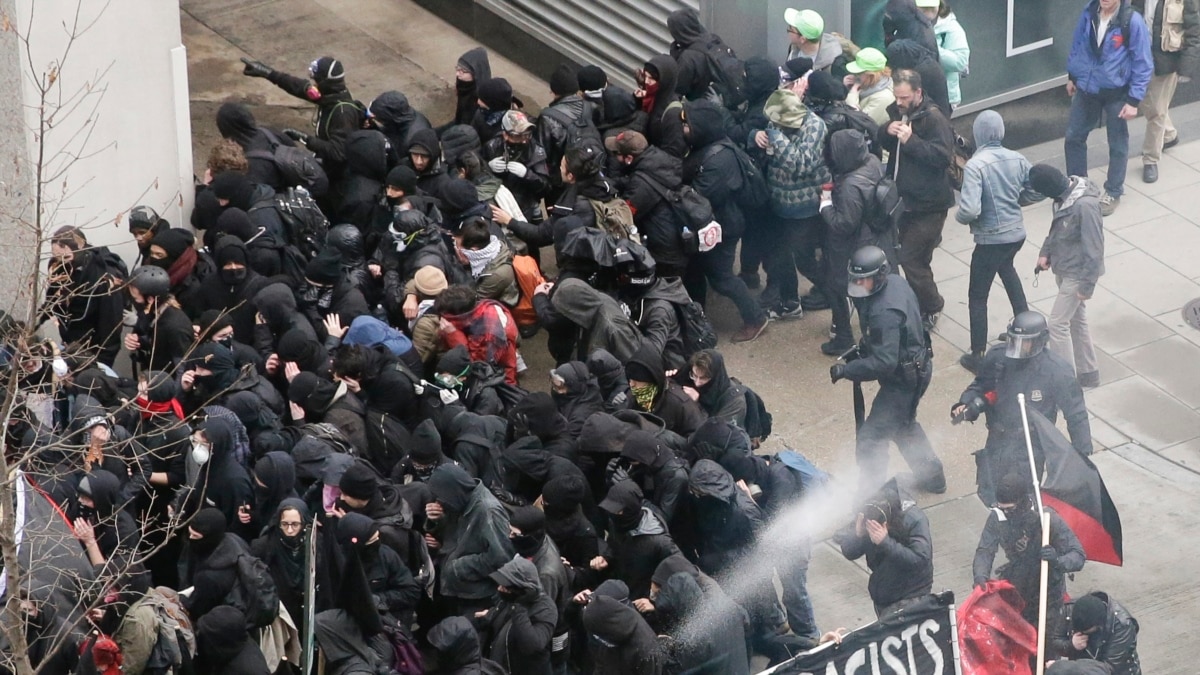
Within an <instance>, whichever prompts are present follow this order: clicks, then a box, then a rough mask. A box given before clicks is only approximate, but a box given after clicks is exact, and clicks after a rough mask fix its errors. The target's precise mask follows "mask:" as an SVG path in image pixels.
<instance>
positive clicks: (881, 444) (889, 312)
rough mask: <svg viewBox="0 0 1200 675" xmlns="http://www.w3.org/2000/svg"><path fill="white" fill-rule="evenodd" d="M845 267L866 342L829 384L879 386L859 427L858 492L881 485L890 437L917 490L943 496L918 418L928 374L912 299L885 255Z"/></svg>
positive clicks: (923, 335)
mask: <svg viewBox="0 0 1200 675" xmlns="http://www.w3.org/2000/svg"><path fill="white" fill-rule="evenodd" d="M847 269H848V272H849V276H850V283H849V285H848V286H847V288H846V294H847V295H849V296H850V297H851V298H852V299H853V300H854V306H855V308H856V309H857V310H858V316H859V320H860V321H861V323H862V332H863V335H865V336H867V338H866V339H867V342H864V343H862V345H861V351H862V353H861V354H860V355H859V356H860V358H857V359H854V360H851V361H850V362H849V363H837V364H834V365H833V366H832V367H830V369H829V379H830V381H832V382H833V383H834V384H837V382H838V380H841V379H848V380H851V381H853V382H867V381H872V380H875V381H878V382H879V393H878V394H876V395H875V400H874V401H873V402H872V404H871V413H870V414H869V415H868V416H867V418H866V419H865V420H864V421H863V423H862V426H861V428H859V430H858V441H857V444H856V448H855V457H856V458H857V459H858V468H859V481H858V482H859V490H860V494H862V495H869V494H872V493H874V492H875V491H876V490H878V489H879V486H881V485H882V484H883V482H884V479H885V478H886V475H887V466H888V441H892V440H894V441H895V442H896V445H897V446H898V447H899V449H900V454H901V455H903V456H904V459H905V461H907V462H908V465H909V467H910V468H911V469H912V471H913V474H914V475H915V477H916V486H917V487H918V488H919V489H921V490H922V491H924V492H931V493H934V494H941V493H943V492H945V491H946V477H945V474H944V473H943V472H942V462H941V460H940V459H938V457H937V455H936V454H934V452H933V446H931V445H930V444H929V438H928V437H927V436H926V435H925V430H924V429H923V428H921V423H920V422H918V421H917V418H916V416H917V406H918V405H919V404H920V402H921V397H922V396H924V394H925V390H926V389H928V388H929V381H930V379H931V378H932V377H933V358H932V352H931V351H930V348H929V337H928V333H927V332H926V331H925V330H924V329H923V328H922V326H921V315H920V310H919V309H918V307H917V297H916V294H915V293H914V292H913V290H912V288H911V287H910V286H909V285H908V282H906V281H905V280H904V279H902V278H900V276H899V275H897V274H892V273H891V265H890V264H889V263H888V259H887V255H886V254H884V252H883V250H882V249H880V248H879V247H877V246H864V247H862V248H860V249H858V250H857V251H855V252H854V255H852V256H851V257H850V264H849V266H848V268H847Z"/></svg>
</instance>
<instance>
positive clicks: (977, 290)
mask: <svg viewBox="0 0 1200 675" xmlns="http://www.w3.org/2000/svg"><path fill="white" fill-rule="evenodd" d="M1024 244H1025V240H1024V239H1022V240H1021V241H1017V242H1013V243H1011V244H976V245H975V251H974V252H973V253H972V254H971V284H970V287H969V288H968V290H967V310H968V312H969V313H970V316H971V352H972V353H975V354H982V353H983V351H984V350H985V349H987V341H988V337H987V336H988V315H987V301H988V294H989V293H990V292H991V290H992V280H993V279H995V278H996V275H997V274H999V275H1000V282H1001V283H1003V284H1004V291H1005V292H1006V293H1008V302H1009V303H1010V304H1011V305H1012V311H1013V316H1016V315H1017V314H1020V313H1021V312H1024V311H1027V310H1028V309H1029V304H1028V303H1026V302H1025V289H1024V288H1022V287H1021V277H1019V276H1018V275H1017V270H1016V269H1015V268H1014V267H1013V258H1015V257H1016V256H1017V251H1020V250H1021V246H1023V245H1024Z"/></svg>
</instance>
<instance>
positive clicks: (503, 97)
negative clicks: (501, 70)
mask: <svg viewBox="0 0 1200 675" xmlns="http://www.w3.org/2000/svg"><path fill="white" fill-rule="evenodd" d="M475 92H476V94H478V97H479V100H480V101H483V104H484V105H486V106H487V109H488V110H490V111H492V112H504V111H505V110H508V109H510V108H512V98H513V91H512V85H510V84H509V83H508V80H506V79H504V78H503V77H493V78H492V79H490V80H484V81H483V82H480V83H479V84H478V85H477V86H476V88H475Z"/></svg>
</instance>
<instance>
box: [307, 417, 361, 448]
mask: <svg viewBox="0 0 1200 675" xmlns="http://www.w3.org/2000/svg"><path fill="white" fill-rule="evenodd" d="M300 433H301V435H303V436H312V437H313V438H316V439H318V440H321V441H324V442H325V443H326V444H327V445H329V446H331V447H332V448H333V451H334V452H335V453H338V454H342V455H356V454H358V453H356V452H354V446H353V445H351V444H350V441H348V440H346V434H343V433H342V430H341V429H339V428H337V427H336V426H334V425H332V424H329V423H328V422H317V423H313V424H305V425H304V426H303V427H301V428H300Z"/></svg>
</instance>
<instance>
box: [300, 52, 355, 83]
mask: <svg viewBox="0 0 1200 675" xmlns="http://www.w3.org/2000/svg"><path fill="white" fill-rule="evenodd" d="M309 75H312V76H313V79H314V80H316V81H317V82H324V81H325V80H340V79H342V78H343V77H345V76H346V69H345V68H343V67H342V62H341V61H338V60H337V59H335V58H333V57H332V56H322V57H321V58H319V59H317V60H316V62H315V63H313V65H312V68H310V69H309Z"/></svg>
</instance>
